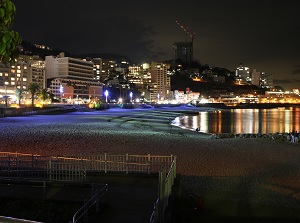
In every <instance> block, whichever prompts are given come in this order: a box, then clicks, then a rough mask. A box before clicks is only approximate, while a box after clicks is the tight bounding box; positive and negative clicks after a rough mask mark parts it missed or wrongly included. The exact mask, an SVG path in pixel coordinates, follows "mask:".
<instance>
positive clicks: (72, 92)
mask: <svg viewBox="0 0 300 223" xmlns="http://www.w3.org/2000/svg"><path fill="white" fill-rule="evenodd" d="M46 78H47V86H48V87H50V91H51V93H52V94H54V95H55V97H56V98H75V97H76V98H83V99H87V98H91V97H98V98H102V88H103V87H102V84H100V83H99V82H98V81H96V80H95V79H94V64H93V62H91V61H86V60H82V59H77V58H71V57H65V55H64V53H60V55H59V56H57V57H54V56H46ZM61 86H62V87H61ZM61 89H63V92H62V90H61ZM66 89H68V91H66Z"/></svg>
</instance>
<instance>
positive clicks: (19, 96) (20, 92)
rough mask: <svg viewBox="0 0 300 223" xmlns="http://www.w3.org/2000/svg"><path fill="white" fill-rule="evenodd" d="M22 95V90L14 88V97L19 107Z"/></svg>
mask: <svg viewBox="0 0 300 223" xmlns="http://www.w3.org/2000/svg"><path fill="white" fill-rule="evenodd" d="M22 93H23V90H22V89H20V88H16V90H15V95H16V98H17V100H18V102H19V106H20V105H21V99H22V97H23V96H22Z"/></svg>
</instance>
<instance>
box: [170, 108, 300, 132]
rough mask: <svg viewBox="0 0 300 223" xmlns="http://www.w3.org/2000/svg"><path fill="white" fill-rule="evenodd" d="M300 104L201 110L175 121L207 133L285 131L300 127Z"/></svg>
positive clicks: (299, 128)
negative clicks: (265, 107)
mask: <svg viewBox="0 0 300 223" xmlns="http://www.w3.org/2000/svg"><path fill="white" fill-rule="evenodd" d="M299 122H300V108H296V107H289V108H274V109H230V110H217V111H207V112H199V115H192V116H184V117H179V118H177V119H175V122H174V124H175V125H179V126H182V127H185V128H187V129H193V130H195V129H196V128H199V129H200V132H204V133H234V134H239V133H251V134H257V133H261V134H265V133H276V132H280V133H284V132H291V131H293V130H297V131H299V130H300V123H299Z"/></svg>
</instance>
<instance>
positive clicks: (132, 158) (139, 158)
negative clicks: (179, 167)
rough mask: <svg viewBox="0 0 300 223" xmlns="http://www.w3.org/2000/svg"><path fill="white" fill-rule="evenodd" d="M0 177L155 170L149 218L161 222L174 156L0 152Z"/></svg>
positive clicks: (73, 177) (80, 177) (63, 177)
mask: <svg viewBox="0 0 300 223" xmlns="http://www.w3.org/2000/svg"><path fill="white" fill-rule="evenodd" d="M0 170H1V171H0V178H1V177H4V178H18V179H20V178H26V179H28V178H30V179H43V180H49V181H85V179H86V176H87V173H88V172H103V173H126V174H130V173H142V174H151V173H159V191H158V192H159V193H158V194H159V197H158V199H157V201H156V202H155V203H154V210H153V212H152V214H151V217H150V222H151V223H154V222H163V219H164V214H165V209H166V208H167V206H168V200H169V196H170V194H171V190H172V186H173V184H174V179H175V178H176V157H175V156H172V155H171V156H153V155H150V154H147V155H129V154H124V155H112V154H107V153H104V154H100V155H80V156H40V155H32V154H22V153H17V152H16V153H11V152H0Z"/></svg>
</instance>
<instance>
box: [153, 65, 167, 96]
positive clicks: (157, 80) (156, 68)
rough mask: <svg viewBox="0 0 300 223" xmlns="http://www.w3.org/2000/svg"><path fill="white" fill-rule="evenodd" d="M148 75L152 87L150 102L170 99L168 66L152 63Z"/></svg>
mask: <svg viewBox="0 0 300 223" xmlns="http://www.w3.org/2000/svg"><path fill="white" fill-rule="evenodd" d="M150 73H151V85H152V87H151V100H150V101H163V100H168V99H171V98H172V95H171V82H170V64H165V63H161V62H152V63H151V66H150Z"/></svg>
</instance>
